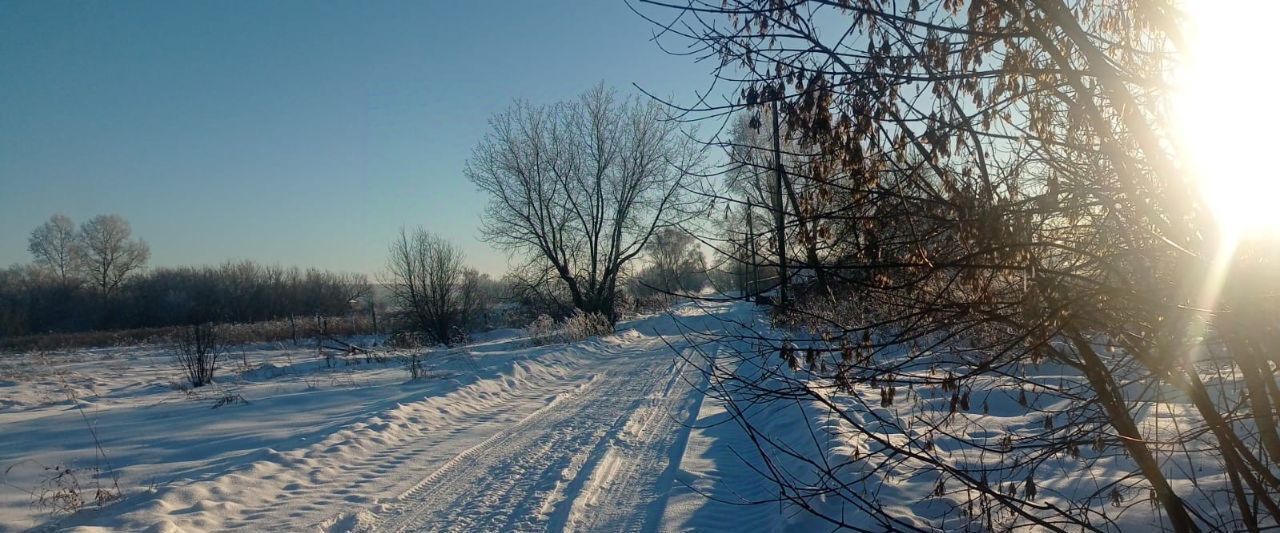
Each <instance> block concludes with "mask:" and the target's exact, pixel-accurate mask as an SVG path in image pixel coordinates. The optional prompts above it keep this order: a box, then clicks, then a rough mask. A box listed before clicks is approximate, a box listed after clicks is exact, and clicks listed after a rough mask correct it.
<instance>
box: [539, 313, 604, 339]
mask: <svg viewBox="0 0 1280 533" xmlns="http://www.w3.org/2000/svg"><path fill="white" fill-rule="evenodd" d="M525 331H527V332H528V333H529V343H530V344H533V345H534V346H542V345H545V344H554V343H558V342H573V341H580V340H583V339H589V338H591V337H598V336H600V335H609V334H611V333H613V324H612V323H610V322H609V319H608V318H607V317H605V316H604V315H602V314H600V313H584V312H582V311H575V312H574V313H573V315H571V316H569V317H568V318H566V319H564V322H561V323H559V324H557V323H556V322H555V320H553V319H552V318H551V317H550V316H548V315H539V316H538V318H537V319H536V320H534V321H533V322H531V323H530V324H529V325H528V326H525Z"/></svg>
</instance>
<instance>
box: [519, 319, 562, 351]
mask: <svg viewBox="0 0 1280 533" xmlns="http://www.w3.org/2000/svg"><path fill="white" fill-rule="evenodd" d="M525 331H527V332H528V333H529V342H530V343H531V344H533V345H534V346H542V345H544V344H551V343H554V342H558V340H559V339H558V338H559V336H560V335H559V332H558V331H557V328H556V321H555V320H553V319H552V318H551V316H549V315H546V314H542V315H538V318H536V319H534V320H533V322H530V323H529V325H528V326H525Z"/></svg>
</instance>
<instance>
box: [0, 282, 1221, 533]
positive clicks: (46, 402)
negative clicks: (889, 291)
mask: <svg viewBox="0 0 1280 533" xmlns="http://www.w3.org/2000/svg"><path fill="white" fill-rule="evenodd" d="M746 329H750V330H752V331H756V332H760V331H766V330H768V326H767V324H765V319H764V318H763V317H761V316H759V313H758V312H757V310H756V309H755V308H754V307H753V306H752V305H751V304H749V303H742V302H700V303H686V304H682V305H680V306H678V307H676V308H674V309H673V310H672V311H671V312H669V313H663V314H658V315H654V316H648V317H642V318H638V319H635V320H632V321H627V322H623V323H621V324H619V326H618V328H617V333H615V334H614V335H610V336H607V337H603V338H596V339H590V340H586V341H581V342H576V343H571V344H559V345H548V346H539V347H531V346H529V343H528V342H527V339H525V338H523V337H522V333H521V332H520V331H518V330H500V331H495V332H490V333H488V334H485V335H478V336H476V337H474V339H475V342H474V343H473V344H472V345H470V346H467V347H465V348H461V349H453V350H442V349H437V350H432V351H430V353H428V354H427V356H426V367H427V370H428V377H426V378H424V379H419V380H409V379H408V374H407V372H405V370H404V368H403V366H402V365H401V363H398V362H396V361H386V362H376V361H375V362H365V361H364V359H363V358H362V357H358V356H357V357H353V358H351V360H350V362H349V363H350V364H347V363H344V362H342V361H341V360H340V361H339V362H338V363H337V364H336V365H335V366H333V367H332V368H331V367H329V366H328V365H327V364H326V363H325V361H324V360H323V359H321V358H318V357H316V354H315V352H314V347H308V346H305V345H304V346H296V347H295V346H293V345H291V344H274V345H257V346H245V347H237V348H236V349H235V350H233V353H232V357H230V358H229V360H227V362H226V364H225V366H224V367H223V368H224V370H223V372H222V373H221V374H220V376H219V378H218V379H217V384H216V385H215V386H212V387H206V388H202V389H197V391H196V392H188V391H184V390H183V389H182V387H180V386H178V383H180V379H179V376H178V373H177V371H176V369H175V368H174V367H173V365H172V362H171V359H170V357H171V356H170V354H169V353H168V351H167V350H166V349H165V348H164V347H162V346H133V347H124V348H110V349H94V350H77V351H69V352H61V353H48V354H18V355H13V354H10V355H3V356H0V468H5V467H7V468H8V470H7V471H6V472H4V476H3V478H2V479H0V531H17V530H25V529H28V528H42V529H45V528H47V529H58V530H71V531H107V530H131V531H209V530H219V531H221V530H241V531H276V530H312V531H316V530H318V531H334V532H336V531H418V530H452V531H498V530H501V531H513V530H515V531H529V530H539V531H541V530H553V531H562V530H563V531H572V530H578V531H599V530H607V531H616V530H627V531H719V530H734V531H782V530H812V529H818V530H829V529H832V525H831V524H829V523H826V522H823V521H821V519H819V518H816V517H814V516H813V515H811V514H808V513H805V512H804V511H803V510H802V509H800V508H799V507H797V506H795V505H792V504H783V503H780V502H779V493H778V488H777V487H776V486H775V485H772V484H770V483H768V482H766V481H764V480H763V479H762V478H761V476H760V473H759V472H761V471H765V470H767V468H769V464H773V465H778V466H781V467H782V468H784V469H786V470H787V471H788V472H790V473H792V474H794V475H795V476H796V479H797V480H799V481H800V482H801V484H807V485H812V486H822V484H823V483H824V480H822V479H819V478H817V477H816V474H814V471H813V469H812V468H810V467H809V466H807V465H806V464H804V463H803V462H802V461H800V460H799V459H798V458H799V457H805V458H818V459H820V460H825V461H831V462H832V463H833V464H841V465H843V466H842V470H841V472H842V475H846V476H847V477H848V479H855V478H857V479H862V480H863V481H861V482H860V483H861V484H860V485H857V486H858V487H866V488H867V489H864V490H871V489H873V490H874V491H875V495H874V498H875V499H876V500H877V501H879V502H880V503H881V504H883V505H884V506H885V509H886V510H887V511H889V512H890V513H892V514H894V515H895V516H897V517H898V518H899V519H900V520H902V521H903V523H908V524H915V525H919V526H923V527H957V526H958V525H959V522H957V520H961V518H960V517H961V516H962V514H961V513H959V512H956V509H955V508H954V506H953V505H954V503H953V502H951V501H950V500H949V499H948V497H947V496H944V497H941V498H939V497H931V493H933V492H934V490H935V487H936V485H937V476H936V475H928V474H921V473H919V472H912V471H911V465H909V464H907V463H905V462H904V463H895V464H868V460H867V457H868V452H869V451H873V450H875V449H876V448H877V447H878V446H879V445H878V444H877V443H876V440H877V439H883V440H893V439H901V438H903V435H902V434H901V433H900V430H901V428H902V427H904V426H909V425H910V422H909V420H908V419H911V418H913V417H917V416H919V415H920V414H921V413H926V414H927V412H929V411H930V410H946V409H948V405H946V402H945V401H944V400H942V399H941V397H940V396H932V395H931V394H932V392H931V391H921V390H917V391H914V392H911V393H903V394H904V395H906V396H908V400H910V401H908V402H902V404H903V405H910V406H912V407H909V408H907V407H904V408H901V409H900V408H899V407H898V406H897V405H895V406H892V407H891V408H889V409H885V408H881V407H879V402H878V397H877V396H876V392H877V391H873V390H871V389H868V388H863V389H858V390H856V391H855V393H854V394H852V395H843V396H842V397H839V398H834V397H832V398H828V400H829V401H831V402H835V403H839V404H840V405H842V406H843V408H844V409H845V410H846V412H847V413H848V414H849V415H850V417H852V418H851V419H850V420H852V421H854V422H857V423H858V424H859V425H861V426H863V427H864V428H867V429H868V431H862V432H859V431H855V430H854V428H853V427H852V426H851V424H850V420H841V419H839V418H836V417H834V416H832V414H831V412H830V410H829V409H828V408H827V407H824V406H823V405H822V404H821V402H817V401H814V400H787V401H776V402H770V403H765V404H754V405H752V404H748V403H747V402H743V401H742V400H743V399H744V397H742V396H741V394H739V393H735V392H734V391H733V389H732V388H728V389H726V388H724V387H716V386H713V385H717V384H722V383H723V382H722V381H720V380H722V378H723V377H724V376H726V375H735V376H738V377H739V378H745V379H748V380H751V379H757V378H760V377H761V376H764V377H767V375H768V374H767V373H768V372H773V371H776V369H775V368H770V367H768V366H767V365H764V364H762V361H763V360H761V359H752V358H749V357H748V358H743V357H740V355H741V354H743V353H751V352H752V350H755V347H753V346H751V345H750V343H749V341H746V340H743V339H737V340H734V335H735V334H741V333H743V332H744V331H745V330H746ZM372 340H373V339H363V342H366V343H367V342H370V341H372ZM770 360H771V361H774V362H776V361H777V358H772V359H770ZM1054 372H1055V369H1052V368H1046V369H1045V372H1044V373H1045V377H1044V379H1046V380H1055V381H1056V380H1058V379H1059V376H1058V375H1056V374H1055V373H1054ZM762 382H767V379H766V380H763V381H762ZM992 390H998V387H993V388H992ZM708 391H710V393H708ZM68 393H70V394H68ZM911 395H914V396H911ZM228 396H234V397H239V398H243V399H244V400H245V402H243V403H241V402H236V403H231V404H228V405H223V406H220V407H217V408H213V405H215V404H216V403H217V401H218V400H219V399H220V398H224V397H228ZM977 401H978V400H975V402H977ZM984 401H987V402H988V403H989V404H990V405H989V412H988V413H986V414H982V415H978V414H968V413H966V414H964V417H966V418H965V420H966V421H967V422H968V423H967V424H966V425H964V426H963V428H960V429H959V430H957V434H958V435H959V436H961V437H963V438H968V439H984V440H986V441H987V442H994V441H996V440H998V439H999V438H1001V437H1003V435H1005V434H1006V432H1013V433H1027V432H1033V431H1036V427H1038V426H1039V425H1040V424H1042V423H1043V420H1042V419H1039V418H1032V417H1028V416H1027V415H1025V413H1026V410H1025V409H1019V408H1016V403H1015V400H1014V397H1013V396H1012V394H1011V393H1005V392H993V393H992V397H991V398H987V399H985V400H984ZM1032 401H1036V400H1035V398H1033V399H1032ZM1042 407H1043V406H1042ZM1162 409H1163V411H1162ZM739 410H740V411H739ZM1174 412H1175V408H1174V407H1173V406H1164V407H1161V408H1160V409H1154V408H1153V410H1152V414H1151V416H1150V417H1148V418H1147V419H1144V420H1145V422H1144V423H1154V420H1156V419H1158V418H1159V417H1171V416H1173V413H1174ZM1162 413H1163V414H1162ZM735 414H737V415H740V417H738V416H734V415H735ZM743 419H745V420H749V421H751V423H752V424H753V425H754V426H755V427H756V428H757V429H758V430H760V434H761V435H763V436H765V437H767V440H766V441H765V442H763V443H762V442H758V441H754V440H753V439H752V438H751V436H750V435H749V434H748V433H747V432H746V431H744V428H743V426H742V424H741V421H742V420H743ZM90 425H91V426H92V427H93V428H94V430H95V431H96V434H97V435H98V437H99V438H100V439H101V442H102V445H103V448H104V450H105V453H106V461H107V462H109V464H110V466H111V467H113V468H114V471H115V472H116V473H117V475H118V477H119V484H120V487H121V489H123V491H124V493H125V497H124V498H123V499H121V500H119V501H115V502H112V503H109V504H107V505H105V506H103V507H101V508H95V507H94V506H88V508H86V509H85V510H82V511H80V512H78V513H75V514H72V515H70V516H51V515H50V514H49V513H47V512H46V510H45V509H42V508H40V506H35V505H32V500H33V495H32V493H31V491H33V490H35V489H38V488H39V487H40V485H41V483H42V482H44V481H45V480H47V479H48V478H49V471H48V470H46V469H45V468H44V467H45V466H55V465H62V466H70V467H73V468H76V469H91V468H92V467H94V466H95V465H99V464H102V461H99V460H96V459H95V457H96V454H95V448H94V444H93V439H92V436H91V433H90V431H89V430H88V428H89V426H90ZM815 436H816V437H817V438H815ZM938 449H939V451H938V452H937V453H954V454H957V455H956V457H957V460H977V459H975V458H967V457H962V455H963V453H962V447H961V446H959V445H957V444H956V443H954V442H941V441H940V442H939V443H938ZM761 450H764V452H765V454H766V455H767V456H768V457H769V459H770V463H769V464H766V463H765V462H764V461H763V460H762V458H761V454H760V451H761ZM1076 465H1077V463H1076V462H1073V461H1071V460H1067V459H1066V458H1064V459H1063V460H1062V461H1059V462H1057V463H1053V464H1052V466H1053V467H1056V468H1060V469H1062V470H1063V472H1062V473H1056V475H1054V476H1048V479H1047V480H1046V481H1045V482H1044V484H1043V486H1042V493H1043V494H1045V496H1044V498H1045V499H1047V501H1052V502H1057V503H1062V502H1067V501H1069V500H1070V498H1072V497H1073V495H1074V494H1076V493H1077V492H1079V491H1081V490H1086V489H1089V488H1091V487H1081V486H1078V485H1079V484H1080V483H1082V481H1080V480H1082V479H1088V480H1090V483H1096V482H1099V480H1101V481H1103V482H1105V481H1106V480H1108V479H1119V478H1121V477H1123V476H1124V475H1125V474H1126V473H1127V472H1128V471H1130V470H1131V469H1132V466H1131V465H1127V464H1120V463H1118V462H1115V461H1102V460H1100V461H1096V462H1094V463H1092V465H1091V468H1093V469H1095V470H1096V472H1091V475H1090V476H1088V477H1082V476H1072V475H1070V472H1069V469H1071V468H1076ZM81 472H84V475H82V476H80V477H79V478H78V481H79V484H80V488H81V489H82V490H85V489H90V488H91V487H92V486H93V482H94V481H93V479H92V478H91V477H90V476H88V472H89V471H88V470H83V471H81ZM1202 479H1203V478H1202ZM103 481H104V482H105V481H106V480H103ZM832 481H833V480H826V481H825V482H827V483H830V482H832ZM842 481H848V480H842ZM1176 481H1177V480H1176V479H1175V482H1176ZM90 492H91V491H90ZM808 504H809V505H811V506H813V507H814V508H815V509H820V510H822V511H824V512H826V513H828V514H831V515H834V516H845V517H846V519H847V520H850V521H853V522H854V523H859V524H863V525H864V526H865V527H866V528H868V529H873V530H874V529H881V528H882V526H881V525H879V524H878V523H876V522H874V521H872V520H871V518H870V517H867V516H859V515H858V514H857V513H855V512H852V511H851V510H846V507H849V506H848V505H842V504H841V502H840V501H839V499H838V498H835V497H833V496H830V495H827V494H815V495H813V496H812V497H811V498H809V500H808ZM1126 518H1127V520H1125V521H1124V522H1122V523H1128V524H1133V525H1141V524H1142V522H1141V521H1142V520H1149V518H1150V515H1149V514H1143V513H1141V512H1137V511H1135V512H1132V513H1131V514H1130V515H1128V516H1127V517H1126ZM1148 525H1149V522H1148Z"/></svg>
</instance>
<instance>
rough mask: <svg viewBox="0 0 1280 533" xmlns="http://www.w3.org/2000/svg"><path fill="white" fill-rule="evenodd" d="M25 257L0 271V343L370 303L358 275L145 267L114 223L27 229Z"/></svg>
mask: <svg viewBox="0 0 1280 533" xmlns="http://www.w3.org/2000/svg"><path fill="white" fill-rule="evenodd" d="M29 250H30V251H31V253H32V255H33V256H34V258H35V260H34V262H33V263H31V264H26V265H14V266H11V267H9V268H8V269H5V270H0V336H21V335H31V334H43V333H51V332H56V333H68V332H81V331H89V330H96V329H127V328H151V327H164V326H174V325H189V324H199V323H206V322H236V323H245V322H258V321H265V320H274V319H283V318H288V317H291V316H313V315H323V316H340V315H345V314H347V313H349V312H351V311H352V307H353V306H358V307H359V308H360V309H367V306H368V305H370V297H371V286H370V284H369V282H368V280H367V279H366V278H365V276H364V275H362V274H343V273H334V272H326V271H322V270H317V269H305V270H304V269H300V268H296V267H280V266H273V265H261V264H258V263H254V262H252V261H235V262H227V263H224V264H222V265H219V266H200V267H175V268H154V269H147V268H146V262H147V259H148V258H149V249H148V247H147V245H146V243H145V242H143V241H142V240H140V239H135V238H133V236H132V231H131V228H130V226H129V224H128V222H127V221H126V220H124V219H123V218H121V217H119V216H117V215H102V216H98V217H95V218H93V219H91V220H90V221H87V222H85V223H84V224H82V225H81V226H79V228H77V227H76V226H75V225H74V224H73V223H72V221H71V220H70V219H69V218H67V217H66V216H63V215H54V216H53V217H51V218H50V219H49V221H47V222H46V223H44V224H42V225H41V226H40V227H38V228H36V229H35V230H33V231H32V233H31V237H30V240H29Z"/></svg>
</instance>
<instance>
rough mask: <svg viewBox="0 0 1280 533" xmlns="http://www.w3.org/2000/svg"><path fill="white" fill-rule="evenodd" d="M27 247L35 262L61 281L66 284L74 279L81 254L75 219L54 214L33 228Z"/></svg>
mask: <svg viewBox="0 0 1280 533" xmlns="http://www.w3.org/2000/svg"><path fill="white" fill-rule="evenodd" d="M27 249H28V250H30V251H31V255H33V256H35V258H36V264H37V265H40V266H42V267H44V268H47V269H49V270H50V271H52V272H53V275H54V276H55V277H57V278H58V281H59V282H60V283H61V284H63V285H69V284H71V283H72V282H73V281H75V280H76V279H77V277H78V275H79V270H80V267H81V264H82V255H83V254H82V251H81V247H80V242H79V239H78V238H77V235H76V226H75V223H74V222H72V221H71V219H70V218H68V217H67V216H66V215H63V214H61V213H58V214H56V215H53V216H51V217H49V220H48V221H47V222H45V223H44V224H41V225H40V227H38V228H36V229H35V230H32V232H31V237H30V238H29V239H28V240H27Z"/></svg>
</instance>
